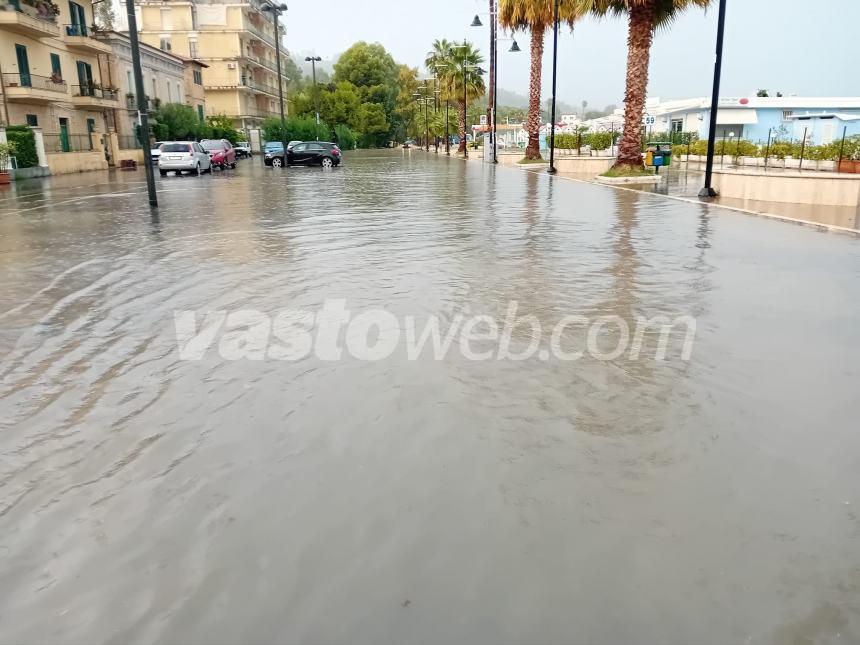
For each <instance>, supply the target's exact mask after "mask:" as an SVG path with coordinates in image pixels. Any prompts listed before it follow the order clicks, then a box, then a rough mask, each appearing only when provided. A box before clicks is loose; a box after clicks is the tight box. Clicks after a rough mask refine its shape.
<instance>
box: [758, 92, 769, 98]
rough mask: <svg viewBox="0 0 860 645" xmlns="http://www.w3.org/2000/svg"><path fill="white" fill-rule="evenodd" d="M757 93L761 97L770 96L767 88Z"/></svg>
mask: <svg viewBox="0 0 860 645" xmlns="http://www.w3.org/2000/svg"><path fill="white" fill-rule="evenodd" d="M755 95H756V96H757V97H759V98H767V97H768V96H770V95H769V94H768V93H767V90H759V91H758V92H756V93H755Z"/></svg>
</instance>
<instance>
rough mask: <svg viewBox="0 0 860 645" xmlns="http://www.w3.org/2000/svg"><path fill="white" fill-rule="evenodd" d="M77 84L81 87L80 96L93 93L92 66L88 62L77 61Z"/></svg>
mask: <svg viewBox="0 0 860 645" xmlns="http://www.w3.org/2000/svg"><path fill="white" fill-rule="evenodd" d="M77 66H78V85H79V86H80V88H81V96H92V95H93V91H92V90H93V68H92V67H91V66H90V64H89V63H85V62H83V61H80V60H79V61H77Z"/></svg>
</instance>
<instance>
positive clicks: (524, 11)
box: [499, 0, 636, 159]
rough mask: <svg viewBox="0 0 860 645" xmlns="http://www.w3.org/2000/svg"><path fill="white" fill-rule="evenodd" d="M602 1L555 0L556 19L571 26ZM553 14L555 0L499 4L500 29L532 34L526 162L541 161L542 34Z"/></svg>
mask: <svg viewBox="0 0 860 645" xmlns="http://www.w3.org/2000/svg"><path fill="white" fill-rule="evenodd" d="M601 1H603V0H558V14H559V19H560V20H561V21H563V22H565V23H567V24H568V25H570V26H571V27H573V23H574V22H575V21H576V20H578V19H579V18H581V17H582V16H583V15H585V14H586V13H587V12H588V11H589V9H591V8H592V7H590V6H589V5H592V4H595V3H598V2H601ZM633 1H636V0H633ZM553 14H554V0H500V2H499V22H500V23H501V24H502V26H504V27H508V28H510V29H528V30H530V31H531V72H530V74H529V112H528V119H527V120H526V131H527V132H528V134H529V142H528V145H527V146H526V153H525V157H526V159H540V158H541V155H540V127H541V105H540V95H541V66H542V65H543V45H544V34H545V33H546V30H547V29H549V28H550V27H551V26H552V24H553Z"/></svg>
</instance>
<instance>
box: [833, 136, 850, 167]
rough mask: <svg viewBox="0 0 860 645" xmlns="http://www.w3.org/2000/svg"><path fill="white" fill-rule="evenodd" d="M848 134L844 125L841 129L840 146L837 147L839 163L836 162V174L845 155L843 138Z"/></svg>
mask: <svg viewBox="0 0 860 645" xmlns="http://www.w3.org/2000/svg"><path fill="white" fill-rule="evenodd" d="M847 134H848V126H847V125H846V126H845V127H844V128H843V129H842V145H840V146H839V161H837V162H836V172H839V168H840V166H842V157H843V156H844V155H845V136H846V135H847Z"/></svg>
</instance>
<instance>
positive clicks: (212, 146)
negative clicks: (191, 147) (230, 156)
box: [200, 141, 227, 152]
mask: <svg viewBox="0 0 860 645" xmlns="http://www.w3.org/2000/svg"><path fill="white" fill-rule="evenodd" d="M200 145H202V146H203V149H204V150H207V151H210V152H211V151H213V150H224V149H226V147H227V146H225V145H224V143H223V142H222V141H203V142H201V143H200Z"/></svg>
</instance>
